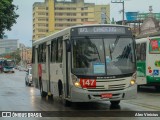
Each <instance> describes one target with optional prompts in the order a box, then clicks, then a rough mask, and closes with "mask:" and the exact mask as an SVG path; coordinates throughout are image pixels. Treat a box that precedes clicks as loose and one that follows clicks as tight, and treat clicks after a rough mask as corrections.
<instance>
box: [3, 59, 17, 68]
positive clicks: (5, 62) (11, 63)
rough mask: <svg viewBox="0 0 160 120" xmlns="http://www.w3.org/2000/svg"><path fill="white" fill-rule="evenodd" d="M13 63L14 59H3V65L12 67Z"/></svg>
mask: <svg viewBox="0 0 160 120" xmlns="http://www.w3.org/2000/svg"><path fill="white" fill-rule="evenodd" d="M14 65H15V63H14V61H8V60H5V61H4V66H7V67H14Z"/></svg>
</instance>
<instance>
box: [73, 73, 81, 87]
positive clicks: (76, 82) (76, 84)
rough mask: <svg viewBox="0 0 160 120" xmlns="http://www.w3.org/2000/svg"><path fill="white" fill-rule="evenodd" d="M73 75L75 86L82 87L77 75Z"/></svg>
mask: <svg viewBox="0 0 160 120" xmlns="http://www.w3.org/2000/svg"><path fill="white" fill-rule="evenodd" d="M71 76H72V82H73V85H74V86H75V87H78V88H81V84H80V83H79V81H78V78H77V77H76V76H75V75H73V74H72V75H71Z"/></svg>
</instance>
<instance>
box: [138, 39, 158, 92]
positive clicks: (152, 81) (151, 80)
mask: <svg viewBox="0 0 160 120" xmlns="http://www.w3.org/2000/svg"><path fill="white" fill-rule="evenodd" d="M136 41H137V81H138V84H139V85H148V86H155V87H156V89H158V90H159V89H160V37H148V38H142V39H137V40H136Z"/></svg>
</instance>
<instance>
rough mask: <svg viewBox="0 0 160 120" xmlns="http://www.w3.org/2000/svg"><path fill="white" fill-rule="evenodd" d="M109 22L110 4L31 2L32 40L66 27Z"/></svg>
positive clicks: (74, 0) (52, 0)
mask: <svg viewBox="0 0 160 120" xmlns="http://www.w3.org/2000/svg"><path fill="white" fill-rule="evenodd" d="M106 21H107V23H110V5H109V4H108V5H95V3H85V1H84V0H71V1H65V0H63V1H62V0H61V1H60V0H45V1H44V2H35V3H34V4H33V36H32V39H33V40H37V39H39V38H43V37H45V36H47V35H49V34H51V33H53V32H56V31H59V30H62V29H64V28H66V27H70V26H75V25H81V24H86V23H97V24H101V23H106Z"/></svg>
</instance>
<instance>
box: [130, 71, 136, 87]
mask: <svg viewBox="0 0 160 120" xmlns="http://www.w3.org/2000/svg"><path fill="white" fill-rule="evenodd" d="M136 78H137V74H136V73H134V74H133V75H132V79H131V81H130V86H132V85H134V84H136Z"/></svg>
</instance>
